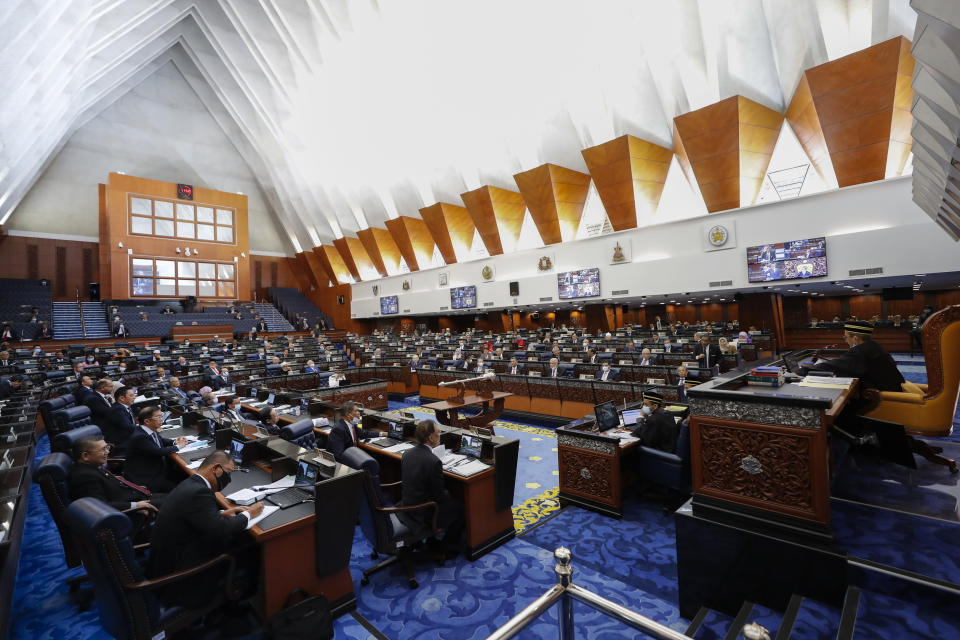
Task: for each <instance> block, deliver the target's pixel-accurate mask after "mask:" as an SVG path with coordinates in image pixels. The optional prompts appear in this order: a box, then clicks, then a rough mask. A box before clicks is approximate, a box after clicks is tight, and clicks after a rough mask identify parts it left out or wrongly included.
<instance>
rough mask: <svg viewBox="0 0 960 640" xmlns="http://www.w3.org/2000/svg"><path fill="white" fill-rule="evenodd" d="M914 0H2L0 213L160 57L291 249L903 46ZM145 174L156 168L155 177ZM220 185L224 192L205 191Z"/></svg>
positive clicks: (660, 134) (766, 97) (777, 100)
mask: <svg viewBox="0 0 960 640" xmlns="http://www.w3.org/2000/svg"><path fill="white" fill-rule="evenodd" d="M915 22H916V14H915V13H914V12H913V10H912V9H910V7H909V3H908V0H726V1H724V0H699V1H696V0H671V1H669V2H664V1H663V0H651V1H648V2H642V1H638V0H595V1H592V2H584V1H582V0H566V1H563V0H486V1H484V2H475V1H461V0H456V1H453V0H99V1H94V0H72V1H71V0H4V1H3V2H0V36H2V37H0V224H2V223H3V222H5V221H6V220H7V219H8V218H9V216H10V215H11V213H12V212H13V211H14V210H15V208H16V207H17V205H18V204H19V203H20V201H21V200H22V199H23V198H24V196H25V194H26V193H27V192H28V191H29V190H30V188H31V186H32V185H33V184H34V182H35V181H36V180H37V178H38V177H39V176H40V175H41V173H42V172H43V170H44V168H45V167H46V166H47V165H48V164H49V162H50V161H51V159H52V158H53V157H55V156H56V154H57V152H58V151H59V150H60V149H61V148H62V147H63V146H64V144H65V143H66V142H67V141H68V140H69V139H70V136H71V135H72V133H73V132H75V131H77V130H78V129H79V128H80V127H81V126H83V124H84V123H86V122H88V121H90V120H91V119H92V118H94V117H96V116H97V115H98V114H99V113H100V112H101V111H103V110H104V109H105V108H106V107H108V106H109V105H110V104H112V103H113V102H114V101H116V100H117V99H118V98H120V97H122V96H123V95H124V94H125V93H127V92H128V91H130V90H131V89H132V88H133V87H135V86H136V85H137V84H138V83H140V82H142V81H143V80H144V79H146V78H147V77H149V76H150V75H152V74H153V73H155V72H156V71H157V69H159V68H161V67H162V66H163V65H165V64H166V63H168V62H171V61H172V62H173V63H174V64H175V65H176V66H177V68H178V69H179V70H180V72H181V74H182V75H183V76H184V78H186V80H187V82H188V83H189V84H190V85H191V87H192V88H193V90H194V91H195V92H196V93H197V95H198V96H199V97H200V99H201V100H202V101H203V103H204V105H205V106H206V108H207V109H208V110H209V111H210V113H211V115H213V117H214V118H215V120H216V121H217V123H218V124H219V125H220V127H221V128H222V129H223V130H224V131H225V132H226V133H227V135H228V136H229V137H230V138H231V140H232V141H233V143H234V145H235V146H236V148H237V149H238V150H239V151H240V153H241V155H242V156H243V158H244V160H245V161H246V162H247V164H248V165H249V167H250V169H251V170H252V172H253V174H254V175H255V176H256V178H257V180H258V182H259V184H260V187H261V189H262V192H263V194H264V196H265V198H266V200H267V202H268V203H269V205H270V207H271V208H272V209H273V211H274V213H275V214H276V215H277V216H278V218H279V220H280V222H281V223H282V226H283V228H284V231H285V232H286V235H287V237H288V239H289V240H290V242H291V246H292V247H294V248H295V249H297V250H300V247H301V246H302V247H303V248H309V247H311V246H314V245H317V244H320V243H329V242H330V241H331V240H332V239H335V238H338V237H342V236H343V235H345V234H346V235H353V234H354V233H355V232H356V231H357V230H359V229H362V228H366V227H369V226H378V227H382V226H384V221H385V220H386V219H388V218H391V217H396V216H397V215H408V216H412V217H418V214H417V210H418V209H419V208H421V207H423V206H425V205H431V204H433V203H434V202H441V201H446V202H454V203H459V202H460V199H459V194H461V193H463V192H465V191H467V190H471V189H475V188H477V187H479V186H481V185H483V184H489V185H493V186H497V187H501V188H506V189H510V190H515V189H516V184H515V182H514V180H513V175H514V174H515V173H518V172H520V171H524V170H528V169H531V168H533V167H535V166H538V165H540V164H543V163H546V162H550V163H554V164H558V165H562V166H566V167H569V168H572V169H576V170H578V171H586V170H587V168H586V166H585V164H584V161H583V158H582V156H581V154H580V151H581V150H582V149H584V148H586V147H589V146H592V145H596V144H599V143H602V142H605V141H607V140H610V139H612V138H615V137H617V136H620V135H623V134H632V135H634V136H637V137H640V138H644V139H647V140H650V141H652V142H655V143H658V144H661V145H664V146H667V147H672V119H673V118H674V117H675V116H677V115H680V114H682V113H685V112H688V111H690V110H694V109H698V108H700V107H704V106H706V105H708V104H712V103H714V102H716V101H718V100H721V99H724V98H727V97H729V96H732V95H735V94H740V95H743V96H745V97H747V98H750V99H752V100H755V101H757V102H759V103H761V104H764V105H766V106H768V107H770V108H773V109H775V110H776V111H778V112H781V113H783V112H784V111H785V110H786V105H787V104H788V103H789V101H790V98H791V97H792V95H793V92H794V90H795V88H796V86H797V83H798V81H799V79H800V75H801V74H802V73H803V71H804V70H805V69H807V68H809V67H812V66H815V65H818V64H821V63H824V62H827V61H830V60H833V59H836V58H838V57H840V56H843V55H846V54H848V53H851V52H854V51H857V50H860V49H862V48H864V47H867V46H870V45H872V44H876V43H878V42H882V41H884V40H887V39H889V38H891V37H894V36H898V35H903V36H906V37H908V38H911V37H912V36H913V31H914V25H915ZM147 177H150V176H147ZM207 186H210V187H212V188H217V185H207Z"/></svg>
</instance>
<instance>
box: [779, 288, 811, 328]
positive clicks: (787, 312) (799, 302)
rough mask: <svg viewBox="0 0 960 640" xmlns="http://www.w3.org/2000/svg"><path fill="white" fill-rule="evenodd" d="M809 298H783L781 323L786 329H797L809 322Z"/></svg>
mask: <svg viewBox="0 0 960 640" xmlns="http://www.w3.org/2000/svg"><path fill="white" fill-rule="evenodd" d="M809 309H810V298H806V297H803V298H801V297H799V296H788V297H784V299H783V325H784V328H786V329H799V328H801V327H806V326H808V325H809V324H810V313H809Z"/></svg>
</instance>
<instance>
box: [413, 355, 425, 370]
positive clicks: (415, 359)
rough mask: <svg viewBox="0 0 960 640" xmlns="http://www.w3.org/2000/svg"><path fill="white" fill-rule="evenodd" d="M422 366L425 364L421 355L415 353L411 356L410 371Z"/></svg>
mask: <svg viewBox="0 0 960 640" xmlns="http://www.w3.org/2000/svg"><path fill="white" fill-rule="evenodd" d="M422 366H423V363H422V362H420V356H418V355H417V354H413V355H412V356H411V357H410V371H416V370H417V369H419V368H420V367H422Z"/></svg>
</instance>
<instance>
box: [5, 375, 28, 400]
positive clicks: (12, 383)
mask: <svg viewBox="0 0 960 640" xmlns="http://www.w3.org/2000/svg"><path fill="white" fill-rule="evenodd" d="M21 386H23V376H21V375H14V376H10V378H9V379H7V380H0V400H6V399H7V398H9V397H10V396H11V395H13V392H14V391H18V390H19V389H20V387H21Z"/></svg>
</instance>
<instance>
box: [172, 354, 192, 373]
mask: <svg viewBox="0 0 960 640" xmlns="http://www.w3.org/2000/svg"><path fill="white" fill-rule="evenodd" d="M171 368H172V369H173V372H174V373H175V374H177V375H178V376H185V375H187V374H188V373H190V367H189V365H188V364H187V359H186V357H184V356H180V357H179V358H177V361H176V362H174V363H173V366H172V367H171Z"/></svg>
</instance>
